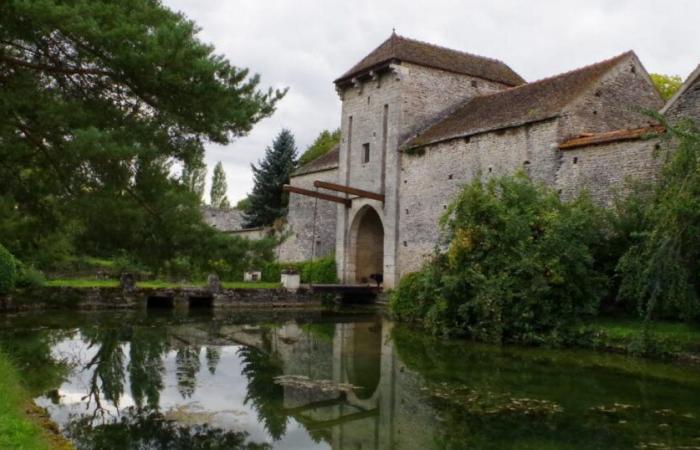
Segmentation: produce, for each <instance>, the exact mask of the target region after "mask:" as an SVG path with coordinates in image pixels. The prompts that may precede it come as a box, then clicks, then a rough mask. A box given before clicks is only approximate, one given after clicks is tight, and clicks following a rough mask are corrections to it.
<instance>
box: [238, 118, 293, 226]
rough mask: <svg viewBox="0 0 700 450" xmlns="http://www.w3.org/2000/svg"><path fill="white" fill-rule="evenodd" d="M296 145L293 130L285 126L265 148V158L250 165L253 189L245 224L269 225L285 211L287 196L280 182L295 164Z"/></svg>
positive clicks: (284, 181)
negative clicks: (256, 163)
mask: <svg viewBox="0 0 700 450" xmlns="http://www.w3.org/2000/svg"><path fill="white" fill-rule="evenodd" d="M296 155H297V149H296V144H295V143H294V135H292V132H291V131H289V130H287V129H284V130H282V131H281V132H280V133H279V134H278V135H277V137H276V138H275V140H274V141H273V142H272V147H267V149H266V150H265V159H263V160H262V161H260V162H259V163H258V167H256V166H255V165H254V164H253V165H251V167H252V169H253V182H254V186H253V192H252V193H251V194H250V209H249V210H248V211H247V212H246V215H245V219H246V226H247V227H260V226H264V225H271V224H272V223H273V222H274V221H275V220H276V219H278V218H280V217H284V215H285V214H286V213H287V203H288V200H289V198H288V196H287V195H285V194H284V192H283V191H282V186H284V185H285V184H287V183H289V177H290V176H291V175H292V172H294V169H295V168H296V166H297V160H296Z"/></svg>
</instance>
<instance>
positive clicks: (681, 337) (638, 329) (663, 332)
mask: <svg viewBox="0 0 700 450" xmlns="http://www.w3.org/2000/svg"><path fill="white" fill-rule="evenodd" d="M589 325H590V327H591V328H592V329H593V330H595V331H598V332H601V333H602V334H604V336H605V338H606V341H608V342H609V343H610V344H612V345H613V346H615V345H619V346H627V345H629V344H630V343H632V342H634V341H635V340H636V339H639V338H640V337H641V336H642V334H643V332H644V324H643V323H642V321H641V320H638V319H637V320H634V319H614V318H599V319H596V320H594V321H593V322H591V323H590V324H589ZM650 331H651V333H652V335H653V337H654V339H655V340H658V341H659V342H661V343H662V344H663V345H664V346H666V347H668V350H669V351H671V352H690V353H700V325H698V324H688V323H683V322H654V323H652V324H651V327H650Z"/></svg>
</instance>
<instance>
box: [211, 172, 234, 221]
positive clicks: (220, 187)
mask: <svg viewBox="0 0 700 450" xmlns="http://www.w3.org/2000/svg"><path fill="white" fill-rule="evenodd" d="M227 189H228V186H227V184H226V173H225V172H224V166H223V165H222V164H221V161H219V162H218V163H216V166H214V175H213V176H212V178H211V191H210V194H209V195H210V197H211V206H213V207H215V208H222V209H228V208H230V207H231V205H230V204H229V202H228V198H227V197H226V190H227Z"/></svg>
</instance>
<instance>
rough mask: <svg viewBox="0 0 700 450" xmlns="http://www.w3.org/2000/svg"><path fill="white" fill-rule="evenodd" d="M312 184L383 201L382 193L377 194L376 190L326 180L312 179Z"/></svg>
mask: <svg viewBox="0 0 700 450" xmlns="http://www.w3.org/2000/svg"><path fill="white" fill-rule="evenodd" d="M314 186H316V187H317V188H323V189H329V190H331V191H338V192H344V193H346V194H351V195H357V196H358V197H364V198H371V199H372V200H378V201H380V202H382V203H384V195H383V194H377V193H376V192H370V191H365V190H363V189H357V188H354V187H350V186H343V185H342V184H335V183H329V182H327V181H319V180H316V181H314Z"/></svg>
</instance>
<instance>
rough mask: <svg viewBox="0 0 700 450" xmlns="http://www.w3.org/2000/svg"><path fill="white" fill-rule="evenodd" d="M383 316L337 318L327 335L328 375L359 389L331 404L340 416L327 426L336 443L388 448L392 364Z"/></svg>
mask: <svg viewBox="0 0 700 450" xmlns="http://www.w3.org/2000/svg"><path fill="white" fill-rule="evenodd" d="M390 328H391V326H390V323H389V322H386V321H377V322H365V323H348V324H338V325H337V327H336V333H335V339H334V340H333V379H334V380H335V381H336V382H339V383H350V384H352V385H354V386H358V387H359V388H360V389H359V390H357V391H355V392H352V393H349V394H348V395H347V401H346V402H345V403H343V404H340V405H338V406H337V407H336V410H337V411H336V413H337V415H338V417H339V418H344V421H343V422H341V423H339V424H338V426H336V427H334V428H333V434H332V436H333V440H332V446H333V449H334V450H340V449H358V448H362V449H365V448H367V449H384V448H392V435H393V433H392V428H393V426H392V425H393V424H392V415H393V398H394V386H393V366H394V356H393V348H392V346H391V337H390V332H391V329H390Z"/></svg>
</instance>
